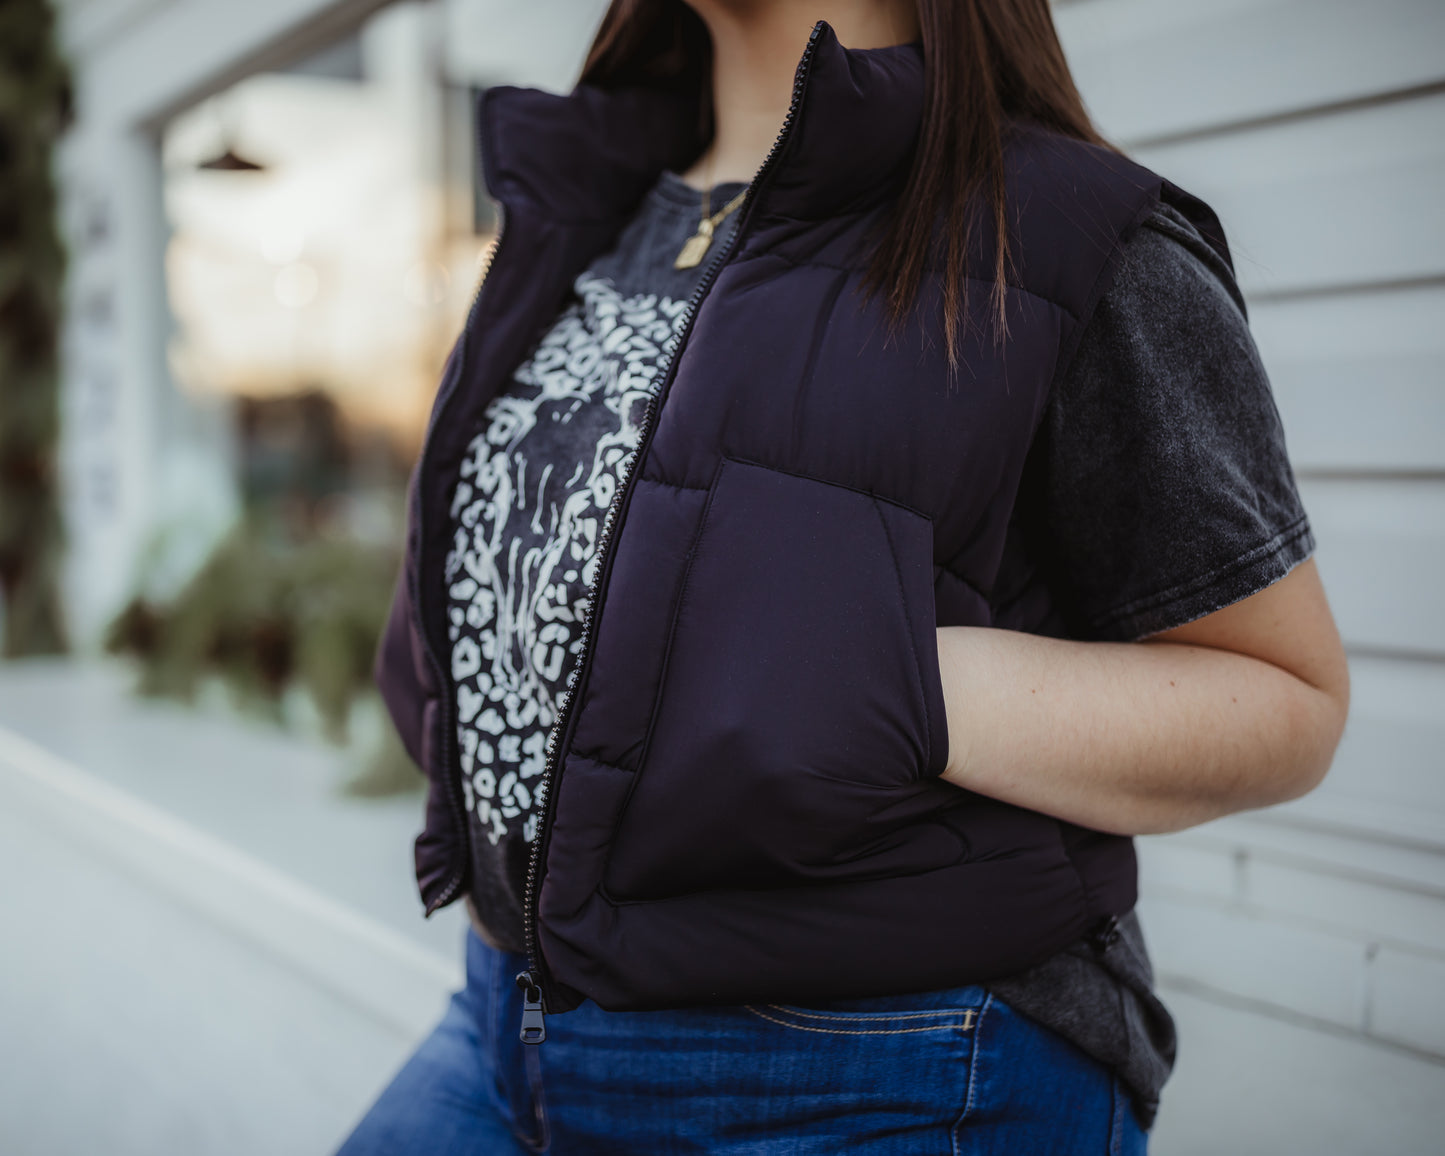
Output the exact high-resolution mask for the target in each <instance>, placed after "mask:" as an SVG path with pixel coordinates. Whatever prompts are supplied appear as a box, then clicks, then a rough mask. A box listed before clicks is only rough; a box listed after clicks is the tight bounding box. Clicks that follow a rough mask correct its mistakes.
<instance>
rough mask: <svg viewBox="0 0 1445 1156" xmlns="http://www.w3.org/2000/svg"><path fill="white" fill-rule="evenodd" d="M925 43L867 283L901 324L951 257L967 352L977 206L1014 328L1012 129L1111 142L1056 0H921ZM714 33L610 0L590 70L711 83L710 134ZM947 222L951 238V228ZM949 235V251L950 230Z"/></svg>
mask: <svg viewBox="0 0 1445 1156" xmlns="http://www.w3.org/2000/svg"><path fill="white" fill-rule="evenodd" d="M916 3H917V6H918V21H919V26H920V30H921V38H922V41H923V62H924V63H923V67H924V109H923V121H922V124H921V126H920V130H919V136H918V147H917V149H916V150H915V152H914V155H913V163H912V166H911V168H910V170H909V173H908V178H907V180H906V182H905V183H904V186H903V190H902V192H901V193H900V195H899V197H898V200H897V202H896V203H895V204H894V206H893V210H892V212H891V213H890V215H889V217H888V218H887V221H886V223H885V225H884V227H883V231H882V233H881V234H880V236H879V238H878V242H877V244H876V246H875V248H874V251H873V255H872V257H871V259H870V264H869V268H868V273H867V276H866V278H865V285H866V286H867V287H868V289H869V290H870V291H871V292H875V293H878V294H880V295H881V296H882V298H883V300H884V302H885V303H886V305H887V311H888V315H889V317H890V319H891V321H892V323H893V324H894V326H895V327H896V326H897V325H899V324H900V323H901V322H902V321H903V319H904V318H905V317H906V316H907V314H908V312H909V310H910V309H911V308H912V306H913V302H914V300H915V299H916V298H917V296H918V289H919V285H920V284H921V282H922V280H923V274H924V271H925V270H926V269H927V267H928V265H929V263H930V261H932V260H936V259H939V258H941V259H942V261H943V269H944V278H943V290H944V299H943V305H944V333H945V337H946V340H947V343H948V356H949V361H950V363H954V362H955V361H956V358H957V346H958V338H959V334H960V329H959V325H960V319H961V318H962V317H964V315H965V314H964V304H965V296H966V292H967V290H966V285H967V280H966V272H967V271H966V268H965V266H966V264H967V258H968V252H969V247H970V243H971V241H972V240H973V238H974V235H975V233H976V231H977V229H978V227H979V223H980V215H981V214H982V213H983V212H985V211H986V212H988V213H989V215H991V216H992V218H993V224H994V228H995V231H996V233H997V236H998V239H999V240H998V244H997V245H996V246H994V253H993V265H994V268H993V282H994V289H993V296H992V301H991V305H992V313H993V315H994V318H995V320H996V333H997V334H998V336H999V337H1000V338H1001V337H1002V336H1003V334H1004V331H1005V317H1006V313H1005V289H1006V286H1007V282H1008V274H1009V269H1010V252H1009V245H1008V236H1009V230H1008V208H1007V203H1006V196H1005V189H1004V168H1003V141H1004V133H1005V131H1006V128H1007V125H1008V122H1009V121H1010V120H1011V119H1014V118H1019V119H1026V120H1031V121H1033V122H1035V123H1036V124H1039V125H1042V126H1043V127H1045V128H1048V129H1052V130H1054V131H1055V132H1059V133H1063V134H1064V135H1066V136H1071V137H1075V138H1077V139H1079V140H1084V141H1089V142H1092V143H1094V144H1104V143H1105V142H1104V140H1103V138H1102V137H1101V136H1100V135H1099V133H1098V131H1097V130H1096V129H1095V128H1094V125H1093V122H1092V121H1090V119H1089V114H1088V113H1087V112H1086V111H1085V109H1084V102H1083V100H1082V99H1081V98H1080V96H1079V91H1078V89H1077V88H1076V87H1075V85H1074V78H1073V77H1072V76H1071V75H1070V73H1069V66H1068V63H1067V62H1066V61H1065V59H1064V50H1063V48H1062V46H1061V45H1060V44H1059V37H1058V33H1057V32H1056V31H1055V29H1054V20H1053V16H1052V14H1051V12H1050V10H1049V0H916ZM711 60H712V43H711V40H710V39H709V37H708V32H707V27H706V25H704V24H703V22H702V19H701V18H700V17H699V16H698V15H697V13H695V12H694V11H693V10H692V9H691V8H689V7H688V6H687V5H686V4H684V3H683V2H682V0H612V5H611V7H610V8H608V10H607V15H606V16H605V17H604V18H603V20H602V26H601V28H599V30H598V32H597V37H596V39H595V40H594V41H593V44H592V49H591V51H590V52H589V53H588V56H587V62H586V64H585V65H584V66H583V70H582V81H583V83H586V84H594V85H597V86H599V87H603V88H612V87H618V86H621V85H625V84H649V85H662V86H668V87H679V86H680V87H682V88H684V89H686V88H687V87H688V86H691V85H698V86H700V87H699V88H698V89H695V90H693V94H694V95H696V97H697V99H698V100H699V108H700V116H701V117H702V118H703V123H702V125H701V128H702V131H703V133H704V135H707V134H710V133H711V91H712V69H711ZM940 230H941V238H940ZM940 239H941V242H942V245H941V252H940V250H939V242H940Z"/></svg>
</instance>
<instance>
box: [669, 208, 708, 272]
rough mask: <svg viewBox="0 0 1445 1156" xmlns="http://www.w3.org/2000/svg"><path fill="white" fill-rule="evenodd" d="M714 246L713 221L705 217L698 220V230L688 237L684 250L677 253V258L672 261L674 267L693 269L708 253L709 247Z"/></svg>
mask: <svg viewBox="0 0 1445 1156" xmlns="http://www.w3.org/2000/svg"><path fill="white" fill-rule="evenodd" d="M711 246H712V221H710V220H709V219H708V218H707V217H704V218H703V219H702V220H701V221H699V222H698V225H697V232H696V233H694V234H693V235H692V236H691V237H689V238H688V239H687V242H686V243H685V244H684V245H683V247H682V252H680V253H679V254H678V255H677V260H676V261H674V262H673V263H672V267H673V268H674V269H691V268H693V267H694V266H695V265H697V263H698V262H699V261H701V260H702V259H703V257H705V256H706V255H707V251H708V249H709V248H710V247H711Z"/></svg>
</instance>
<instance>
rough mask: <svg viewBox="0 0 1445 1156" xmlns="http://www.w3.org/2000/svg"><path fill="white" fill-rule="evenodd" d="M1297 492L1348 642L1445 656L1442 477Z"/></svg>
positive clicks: (1305, 487) (1323, 484)
mask: <svg viewBox="0 0 1445 1156" xmlns="http://www.w3.org/2000/svg"><path fill="white" fill-rule="evenodd" d="M1361 403H1362V404H1368V395H1366V396H1365V397H1362V398H1361ZM1300 494H1301V496H1302V497H1303V499H1304V503H1305V508H1306V509H1307V510H1308V511H1309V515H1310V521H1311V523H1312V524H1313V526H1314V530H1315V536H1316V538H1317V539H1318V541H1319V566H1320V570H1321V573H1322V574H1323V575H1324V580H1325V585H1326V588H1327V589H1328V591H1329V595H1330V601H1331V604H1332V605H1333V607H1334V610H1335V617H1336V619H1337V620H1338V621H1339V625H1340V633H1341V635H1342V636H1343V637H1344V639H1345V642H1346V643H1347V644H1348V645H1350V646H1353V647H1356V648H1359V649H1367V650H1372V651H1373V650H1391V651H1398V652H1401V653H1405V654H1416V655H1433V656H1437V657H1439V656H1445V599H1442V598H1441V589H1442V585H1445V479H1434V478H1425V479H1414V478H1410V479H1402V478H1398V477H1390V476H1384V477H1379V478H1367V479H1366V478H1322V477H1316V478H1305V479H1302V480H1301V482H1300Z"/></svg>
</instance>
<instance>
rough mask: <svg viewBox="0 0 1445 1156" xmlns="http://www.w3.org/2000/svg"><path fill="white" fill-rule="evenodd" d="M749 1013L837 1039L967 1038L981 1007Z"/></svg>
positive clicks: (778, 1007) (790, 1008)
mask: <svg viewBox="0 0 1445 1156" xmlns="http://www.w3.org/2000/svg"><path fill="white" fill-rule="evenodd" d="M747 1010H748V1011H749V1012H750V1013H751V1014H752V1015H755V1016H757V1017H758V1018H759V1019H764V1020H767V1021H769V1022H770V1023H774V1024H777V1025H778V1026H779V1027H784V1028H789V1029H791V1030H793V1031H798V1032H813V1033H816V1034H818V1035H833V1036H903V1035H924V1034H931V1033H937V1032H949V1033H955V1034H959V1035H967V1034H968V1033H970V1032H972V1031H973V1030H974V1028H975V1027H976V1026H977V1025H978V1015H979V1008H978V1007H942V1008H931V1009H924V1010H919V1011H846V1010H838V1009H837V1008H834V1007H828V1008H812V1007H800V1006H797V1005H794V1004H780V1003H768V1004H748V1005H747Z"/></svg>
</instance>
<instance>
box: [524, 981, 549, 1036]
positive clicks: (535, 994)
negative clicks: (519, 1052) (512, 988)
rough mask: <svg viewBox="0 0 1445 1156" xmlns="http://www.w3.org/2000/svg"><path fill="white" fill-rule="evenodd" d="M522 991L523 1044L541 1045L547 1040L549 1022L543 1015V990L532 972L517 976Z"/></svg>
mask: <svg viewBox="0 0 1445 1156" xmlns="http://www.w3.org/2000/svg"><path fill="white" fill-rule="evenodd" d="M517 986H518V987H519V988H521V989H522V1042H523V1043H524V1044H540V1043H541V1042H542V1041H543V1040H545V1039H546V1038H547V1020H546V1017H545V1016H544V1015H543V1013H542V989H541V988H540V987H538V986H537V981H536V979H535V978H534V977H533V975H532V973H531V972H530V971H524V972H522V973H521V974H520V975H518V976H517Z"/></svg>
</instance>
